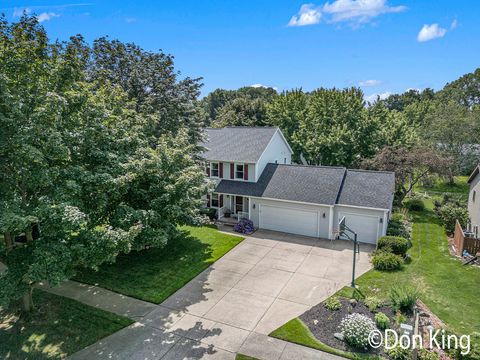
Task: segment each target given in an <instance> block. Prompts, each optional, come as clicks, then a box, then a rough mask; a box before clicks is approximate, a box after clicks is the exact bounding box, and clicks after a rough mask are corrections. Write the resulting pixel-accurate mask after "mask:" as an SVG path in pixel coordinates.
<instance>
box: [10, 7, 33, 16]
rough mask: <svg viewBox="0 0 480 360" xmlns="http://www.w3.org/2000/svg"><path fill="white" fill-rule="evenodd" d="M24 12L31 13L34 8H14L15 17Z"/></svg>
mask: <svg viewBox="0 0 480 360" xmlns="http://www.w3.org/2000/svg"><path fill="white" fill-rule="evenodd" d="M24 12H25V13H26V14H31V13H32V9H30V8H13V17H14V18H16V17H21V16H22V15H23V13H24Z"/></svg>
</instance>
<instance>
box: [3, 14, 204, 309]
mask: <svg viewBox="0 0 480 360" xmlns="http://www.w3.org/2000/svg"><path fill="white" fill-rule="evenodd" d="M89 55H90V50H89V48H88V46H86V45H85V44H84V43H83V40H82V39H81V37H75V38H72V39H71V41H70V42H68V43H66V44H61V43H55V44H50V43H49V42H48V38H47V35H46V33H45V30H44V29H43V27H41V26H40V25H39V24H38V22H37V20H36V19H35V18H34V17H28V16H24V17H22V18H21V19H20V21H19V22H18V23H15V24H8V23H7V22H6V21H5V20H2V21H1V24H0V74H1V76H0V129H1V131H0V231H1V232H2V233H3V234H4V239H5V248H6V252H5V253H4V254H3V255H2V260H3V261H4V262H5V263H6V265H7V267H8V270H7V271H6V273H4V274H2V275H0V303H2V304H7V303H8V302H9V301H11V300H12V299H17V298H20V297H23V302H24V307H25V309H26V310H28V309H31V307H32V298H31V289H32V287H33V285H34V284H35V283H37V282H39V281H48V282H49V283H51V284H57V283H59V282H61V281H62V280H65V279H67V278H69V277H71V276H72V275H73V274H74V273H75V269H76V268H78V267H91V268H95V267H97V266H98V265H100V264H102V263H103V262H109V261H114V260H115V257H116V256H117V255H118V254H119V253H120V252H129V251H131V250H132V249H135V250H140V249H143V248H144V247H145V246H147V245H148V246H162V245H163V244H165V242H166V241H167V239H169V238H172V237H173V236H175V233H176V225H177V224H182V223H186V222H191V221H195V220H196V218H197V211H196V209H197V208H198V206H199V205H200V196H201V194H202V193H203V191H204V190H205V189H204V183H203V172H202V170H201V168H200V166H199V165H198V164H197V163H196V162H195V160H194V159H195V156H196V154H195V151H196V145H194V143H193V145H192V138H191V134H189V133H188V131H187V129H185V127H184V126H183V127H182V126H181V125H179V126H176V127H177V128H173V127H170V126H167V127H164V128H163V127H162V126H159V118H158V116H157V115H158V113H160V112H161V111H162V109H161V108H162V106H163V105H160V104H157V105H151V106H152V109H151V110H149V112H150V113H151V114H152V116H145V115H146V114H147V113H148V111H144V110H143V109H139V107H141V106H143V105H139V104H142V100H141V99H137V98H136V97H135V96H134V95H132V94H131V93H130V94H129V93H128V91H127V89H125V88H124V87H123V86H121V84H118V83H117V81H116V80H115V79H109V78H108V77H101V76H93V77H92V76H91V73H89V72H88V71H87V69H88V67H89V66H92V65H91V64H89V61H91V59H90V56H89ZM120 59H121V57H120ZM120 59H119V60H120ZM158 91H160V90H158ZM162 91H163V90H162ZM165 91H167V92H168V91H169V90H165ZM158 96H159V97H161V96H160V95H158ZM168 96H170V95H168ZM168 96H165V98H168ZM147 97H148V96H147ZM179 97H180V98H175V99H174V100H175V104H174V105H172V108H183V107H186V108H188V107H189V106H190V103H191V101H190V100H189V99H185V98H184V97H182V96H180V95H179ZM144 100H145V99H144ZM145 101H147V102H148V101H149V100H145ZM165 101H167V103H168V101H169V100H165ZM172 101H173V99H172ZM182 103H184V105H181V104H182ZM149 106H150V105H149ZM157 106H158V109H157V110H155V107H157ZM172 126H173V125H172ZM172 134H175V136H172ZM20 234H24V239H25V243H23V244H22V245H18V244H14V240H15V236H16V235H20ZM14 245H15V246H14Z"/></svg>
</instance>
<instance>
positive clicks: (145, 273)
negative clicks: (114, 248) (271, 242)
mask: <svg viewBox="0 0 480 360" xmlns="http://www.w3.org/2000/svg"><path fill="white" fill-rule="evenodd" d="M181 229H182V230H183V231H184V236H183V237H181V238H179V239H175V241H171V242H169V243H168V244H167V246H166V247H164V248H162V249H149V250H143V251H139V252H132V253H130V254H127V255H122V256H119V257H118V259H117V261H116V262H115V263H114V264H110V265H105V266H102V267H101V268H100V270H99V271H93V270H84V271H82V272H81V273H80V274H78V275H77V276H76V278H75V280H78V281H81V282H85V283H88V284H98V285H99V286H101V287H103V288H106V289H110V290H113V291H116V292H119V293H121V294H125V295H129V296H132V297H135V298H138V299H142V300H145V301H149V302H153V303H157V304H159V303H161V302H162V301H164V300H165V299H166V298H167V297H169V296H170V295H171V294H173V293H174V292H175V291H177V290H178V289H180V288H181V287H182V286H183V285H185V284H186V283H187V282H188V281H190V280H191V279H193V278H194V277H195V276H196V275H198V274H199V273H200V272H202V271H203V270H204V269H206V268H207V267H208V266H209V265H210V264H212V263H213V262H215V261H216V260H218V259H219V258H220V257H222V256H223V255H224V254H225V253H226V252H228V251H229V250H230V249H232V248H233V247H234V246H236V245H237V244H238V243H240V242H241V241H242V240H243V238H242V237H240V236H235V235H229V234H225V233H221V232H219V231H218V230H217V229H216V228H215V227H211V226H202V227H191V226H184V227H182V228H181Z"/></svg>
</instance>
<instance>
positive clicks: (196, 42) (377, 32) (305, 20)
mask: <svg viewBox="0 0 480 360" xmlns="http://www.w3.org/2000/svg"><path fill="white" fill-rule="evenodd" d="M0 8H1V10H0V11H2V12H3V13H5V14H6V16H7V19H8V20H15V19H16V18H17V16H18V14H19V13H21V11H22V10H23V9H28V10H27V11H30V12H34V13H36V14H37V15H39V17H40V19H41V20H42V24H43V25H44V26H45V27H46V28H47V30H48V33H49V36H50V38H52V39H57V38H58V39H61V40H64V39H68V37H69V36H70V35H74V34H77V33H81V34H83V35H84V36H85V38H86V40H87V41H89V42H91V41H92V40H93V39H95V38H97V37H100V36H104V35H108V36H109V37H111V38H117V39H120V40H122V41H126V42H130V41H131V42H135V43H137V44H138V45H140V46H141V47H143V48H145V49H147V50H152V51H155V50H158V49H163V51H165V52H167V53H171V54H173V55H174V56H175V59H176V68H177V69H178V70H180V71H181V73H182V74H183V75H185V76H187V75H188V76H191V77H203V78H204V80H203V82H204V84H205V85H204V88H203V95H205V94H207V93H208V92H210V91H212V90H214V89H216V88H219V87H220V88H226V89H236V88H238V87H241V86H246V85H253V84H262V85H267V86H272V87H275V88H277V89H278V90H279V91H281V90H286V89H291V88H296V87H302V88H303V89H305V90H312V89H315V88H317V87H321V86H323V87H333V86H335V87H340V88H341V87H346V86H353V85H355V86H362V88H363V90H364V92H365V94H366V95H367V96H371V95H375V94H387V93H393V92H403V91H405V90H406V89H409V88H417V89H423V88H425V87H432V88H434V89H439V88H441V87H443V85H444V84H445V83H446V82H449V81H452V80H454V79H456V78H458V77H459V76H461V75H463V74H464V73H467V72H471V71H473V70H474V69H475V68H476V67H478V66H480V63H479V59H480V42H479V41H478V39H479V38H480V25H479V23H478V15H480V1H469V0H465V1H453V0H450V1H446V0H440V1H426V0H423V1H421V0H417V1H403V0H390V1H387V0H358V1H356V0H330V1H329V2H325V1H319V2H314V3H309V2H308V1H280V0H277V1H270V0H269V1H260V0H259V1H247V0H238V1H227V0H223V1H214V0H210V1H206V0H205V1H203V0H196V1H189V0H188V1H187V0H183V1H181V2H180V1H85V3H81V0H80V1H79V2H78V3H74V2H71V3H69V2H66V1H58V0H57V1H55V0H51V1H30V0H24V1H2V2H1V3H0Z"/></svg>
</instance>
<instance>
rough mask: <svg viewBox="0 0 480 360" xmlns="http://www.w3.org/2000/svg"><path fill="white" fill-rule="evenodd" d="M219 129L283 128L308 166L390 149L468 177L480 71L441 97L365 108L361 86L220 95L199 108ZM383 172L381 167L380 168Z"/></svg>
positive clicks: (349, 161)
mask: <svg viewBox="0 0 480 360" xmlns="http://www.w3.org/2000/svg"><path fill="white" fill-rule="evenodd" d="M200 107H201V109H202V111H203V113H204V115H203V116H204V118H205V124H206V125H208V126H213V127H221V126H227V125H236V126H278V127H280V128H281V129H282V131H283V133H284V134H285V136H286V137H287V139H288V141H289V142H290V144H291V145H292V147H293V149H294V151H295V160H296V161H300V155H302V156H303V157H304V159H305V160H306V161H307V162H308V163H309V164H315V165H318V164H323V165H344V166H350V167H358V166H362V165H365V164H366V163H365V159H372V158H375V156H376V155H378V154H380V153H381V152H382V150H384V149H385V147H392V148H396V149H398V148H403V149H409V150H412V149H413V150H412V151H415V149H417V148H421V149H422V151H425V149H426V148H428V149H430V150H432V151H436V152H437V153H438V154H439V155H443V156H444V157H446V158H448V160H449V161H447V162H445V164H442V165H446V168H445V169H444V171H443V173H444V174H445V175H447V176H449V177H450V178H451V179H453V175H459V174H468V173H469V172H470V171H471V170H472V168H473V167H474V165H475V164H476V163H477V162H478V161H479V153H480V146H479V143H480V69H477V70H475V72H473V73H470V74H466V75H464V76H462V77H461V78H459V79H457V80H455V81H453V82H451V83H449V84H447V85H446V86H445V87H444V88H443V89H442V90H440V91H437V92H435V91H433V90H432V89H428V88H427V89H425V90H422V91H419V90H409V91H406V92H405V93H403V94H394V95H391V96H389V97H388V98H386V99H384V100H381V99H377V100H376V101H374V102H373V103H366V102H365V100H364V95H363V93H362V91H361V90H360V89H359V88H348V89H335V88H333V89H325V88H319V89H317V90H314V91H311V92H305V91H303V90H302V89H294V90H291V91H284V92H282V93H280V94H278V93H277V92H276V91H275V90H274V89H272V88H262V87H258V88H252V87H244V88H240V89H238V90H223V89H217V90H215V91H213V92H211V93H210V94H209V95H208V96H206V97H204V98H203V99H202V100H201V102H200ZM377 167H378V166H377Z"/></svg>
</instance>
